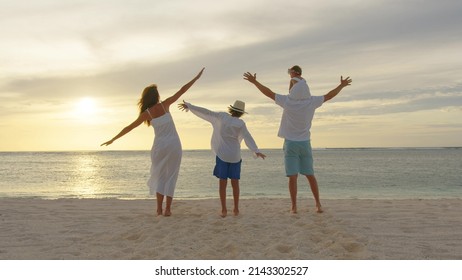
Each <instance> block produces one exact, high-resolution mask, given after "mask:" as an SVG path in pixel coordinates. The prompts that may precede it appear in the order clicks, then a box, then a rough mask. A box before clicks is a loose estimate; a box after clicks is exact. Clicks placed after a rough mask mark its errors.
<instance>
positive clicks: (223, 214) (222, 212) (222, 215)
mask: <svg viewBox="0 0 462 280" xmlns="http://www.w3.org/2000/svg"><path fill="white" fill-rule="evenodd" d="M227 215H228V210H226V209H225V210H221V215H220V217H222V218H224V217H226V216H227Z"/></svg>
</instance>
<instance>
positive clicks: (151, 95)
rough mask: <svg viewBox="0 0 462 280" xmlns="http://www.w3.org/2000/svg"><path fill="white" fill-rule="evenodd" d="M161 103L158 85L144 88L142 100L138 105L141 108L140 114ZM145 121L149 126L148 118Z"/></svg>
mask: <svg viewBox="0 0 462 280" xmlns="http://www.w3.org/2000/svg"><path fill="white" fill-rule="evenodd" d="M157 103H159V92H158V91H157V85H155V84H154V85H150V86H148V87H146V88H145V89H144V90H143V93H142V94H141V98H140V101H138V107H139V108H140V114H141V113H143V112H144V111H145V110H146V109H148V108H151V107H152V106H154V105H156V104H157ZM145 123H146V124H147V125H148V126H149V124H150V121H149V120H146V121H145Z"/></svg>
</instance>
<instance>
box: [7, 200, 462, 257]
mask: <svg viewBox="0 0 462 280" xmlns="http://www.w3.org/2000/svg"><path fill="white" fill-rule="evenodd" d="M154 200H155V199H133V200H123V199H115V198H106V199H69V198H68V199H54V200H47V199H37V198H34V199H31V198H1V199H0V202H1V203H0V221H1V223H2V230H1V232H0V259H1V260H25V259H31V260H43V259H47V260H48V259H50V260H54V259H66V260H102V259H105V260H106V259H108V260H118V259H123V260H130V259H150V260H160V259H163V260H180V259H183V260H226V259H242V260H246V259H249V260H266V259H267V260H270V259H282V260H298V259H303V260H344V259H351V260H368V259H381V260H382V259H383V260H422V259H432V260H450V259H462V244H461V242H460V236H462V218H461V217H459V216H460V215H459V213H461V211H462V200H461V199H445V198H443V199H399V200H397V199H380V200H378V199H323V200H322V203H323V208H324V211H325V212H324V213H322V214H317V213H315V208H314V201H313V200H312V199H304V198H301V199H299V200H298V210H299V213H298V214H295V215H294V214H290V213H289V208H290V200H289V198H257V199H241V200H240V206H239V208H240V215H239V216H237V217H234V216H232V215H229V216H228V217H226V218H221V217H220V216H219V211H220V202H219V199H218V198H214V199H198V200H180V199H176V200H174V204H173V206H172V213H173V215H172V216H171V217H164V216H156V215H155V201H154ZM230 210H232V199H231V198H228V213H230Z"/></svg>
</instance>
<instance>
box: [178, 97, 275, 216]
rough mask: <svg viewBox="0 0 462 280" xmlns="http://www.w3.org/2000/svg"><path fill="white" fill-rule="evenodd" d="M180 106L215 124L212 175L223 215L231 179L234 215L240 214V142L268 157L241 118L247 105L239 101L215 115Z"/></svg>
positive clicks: (198, 109)
mask: <svg viewBox="0 0 462 280" xmlns="http://www.w3.org/2000/svg"><path fill="white" fill-rule="evenodd" d="M178 107H179V108H180V109H182V110H188V109H189V110H191V112H192V113H194V114H195V115H196V116H198V117H199V118H201V119H204V120H206V121H208V122H210V123H211V124H212V127H213V134H212V140H211V146H212V151H213V152H214V154H215V155H216V158H215V161H216V165H215V168H214V170H213V175H215V176H216V177H217V178H218V179H219V187H220V191H219V193H220V201H221V208H222V210H221V216H222V217H226V215H227V212H228V211H227V208H226V185H227V184H228V178H229V179H231V186H232V187H233V197H234V210H233V213H234V215H235V216H237V215H239V179H240V176H241V162H242V159H241V142H242V140H244V142H245V144H246V145H247V147H248V148H249V149H250V150H251V151H252V152H254V153H255V154H256V156H257V157H261V158H262V159H265V157H266V156H265V155H264V154H262V153H261V152H260V150H259V149H258V147H257V144H256V143H255V141H254V139H253V138H252V135H250V133H249V131H248V130H247V126H246V125H245V122H244V121H243V120H241V119H240V117H241V116H242V115H243V114H244V113H245V103H244V102H242V101H240V100H236V101H235V102H234V105H230V106H229V108H228V113H225V112H212V111H210V110H208V109H205V108H202V107H198V106H194V105H192V104H191V103H188V102H184V103H182V104H179V105H178Z"/></svg>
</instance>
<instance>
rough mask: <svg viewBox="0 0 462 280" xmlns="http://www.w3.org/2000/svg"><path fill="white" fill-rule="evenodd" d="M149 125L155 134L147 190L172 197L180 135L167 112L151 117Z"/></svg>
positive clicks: (179, 160) (180, 151) (177, 166)
mask: <svg viewBox="0 0 462 280" xmlns="http://www.w3.org/2000/svg"><path fill="white" fill-rule="evenodd" d="M164 110H165V109H164ZM147 112H148V113H149V111H147ZM149 115H150V114H149ZM151 126H152V127H153V128H154V134H155V136H154V143H153V145H152V149H151V177H150V178H149V180H148V186H149V191H150V194H151V195H154V194H156V192H158V193H160V194H162V195H166V196H170V197H173V193H174V192H175V186H176V181H177V179H178V173H179V171H180V164H181V155H182V150H181V142H180V137H179V136H178V133H177V131H176V128H175V124H174V123H173V119H172V115H171V114H170V113H169V112H166V113H165V114H164V115H162V116H160V117H158V118H154V119H151Z"/></svg>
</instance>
